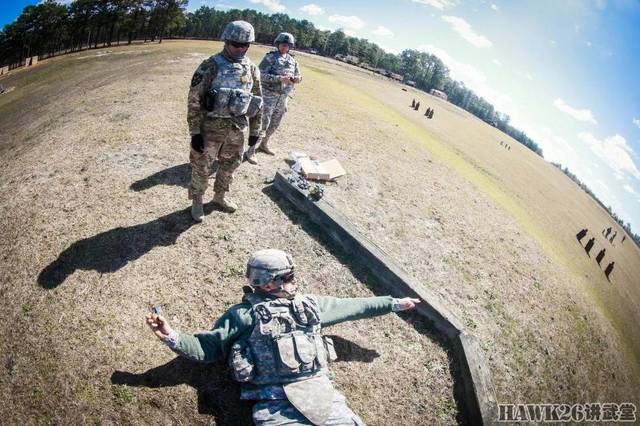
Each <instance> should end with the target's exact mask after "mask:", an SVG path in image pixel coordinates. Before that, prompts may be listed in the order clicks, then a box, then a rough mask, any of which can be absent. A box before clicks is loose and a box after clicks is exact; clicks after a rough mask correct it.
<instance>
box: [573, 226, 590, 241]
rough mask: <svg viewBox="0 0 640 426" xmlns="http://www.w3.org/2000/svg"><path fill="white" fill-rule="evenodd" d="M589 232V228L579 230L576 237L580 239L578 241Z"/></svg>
mask: <svg viewBox="0 0 640 426" xmlns="http://www.w3.org/2000/svg"><path fill="white" fill-rule="evenodd" d="M587 232H588V230H587V228H584V229H583V230H581V231H580V232H578V233H577V234H576V238H577V239H578V241H581V240H582V239H583V238H584V236H585V235H587Z"/></svg>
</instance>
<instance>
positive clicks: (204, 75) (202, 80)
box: [187, 59, 216, 135]
mask: <svg viewBox="0 0 640 426" xmlns="http://www.w3.org/2000/svg"><path fill="white" fill-rule="evenodd" d="M215 72H216V69H215V62H213V61H212V60H210V59H207V60H205V61H203V62H202V63H201V64H200V66H199V67H198V68H197V69H196V71H195V72H194V73H193V77H191V87H190V88H189V95H188V96H187V124H188V125H189V133H190V134H191V135H197V134H199V133H200V122H201V121H202V115H203V112H202V100H203V98H204V94H205V90H206V88H207V87H208V86H209V84H210V83H211V76H212V75H215V74H214V73H215Z"/></svg>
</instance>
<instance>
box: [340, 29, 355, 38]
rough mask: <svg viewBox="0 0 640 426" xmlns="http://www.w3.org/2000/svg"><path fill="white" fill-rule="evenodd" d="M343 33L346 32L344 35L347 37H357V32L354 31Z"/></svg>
mask: <svg viewBox="0 0 640 426" xmlns="http://www.w3.org/2000/svg"><path fill="white" fill-rule="evenodd" d="M343 31H344V33H345V34H346V35H348V36H349V37H355V36H356V32H355V31H353V30H343Z"/></svg>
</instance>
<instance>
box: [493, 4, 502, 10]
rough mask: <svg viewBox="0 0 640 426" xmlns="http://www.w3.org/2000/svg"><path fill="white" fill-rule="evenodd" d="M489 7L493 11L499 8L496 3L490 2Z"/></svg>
mask: <svg viewBox="0 0 640 426" xmlns="http://www.w3.org/2000/svg"><path fill="white" fill-rule="evenodd" d="M491 9H493V10H495V11H498V10H500V8H499V7H498V6H497V5H495V4H492V5H491Z"/></svg>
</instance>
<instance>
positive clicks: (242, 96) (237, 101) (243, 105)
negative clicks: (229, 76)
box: [229, 89, 252, 116]
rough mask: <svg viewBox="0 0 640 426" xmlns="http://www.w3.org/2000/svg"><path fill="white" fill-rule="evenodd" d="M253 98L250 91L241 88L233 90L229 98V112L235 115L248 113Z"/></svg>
mask: <svg viewBox="0 0 640 426" xmlns="http://www.w3.org/2000/svg"><path fill="white" fill-rule="evenodd" d="M251 98H252V96H251V94H250V93H247V92H245V91H243V90H239V89H235V90H233V92H232V93H231V98H230V99H229V114H231V115H233V116H240V115H246V114H247V110H248V109H249V104H250V103H251Z"/></svg>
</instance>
